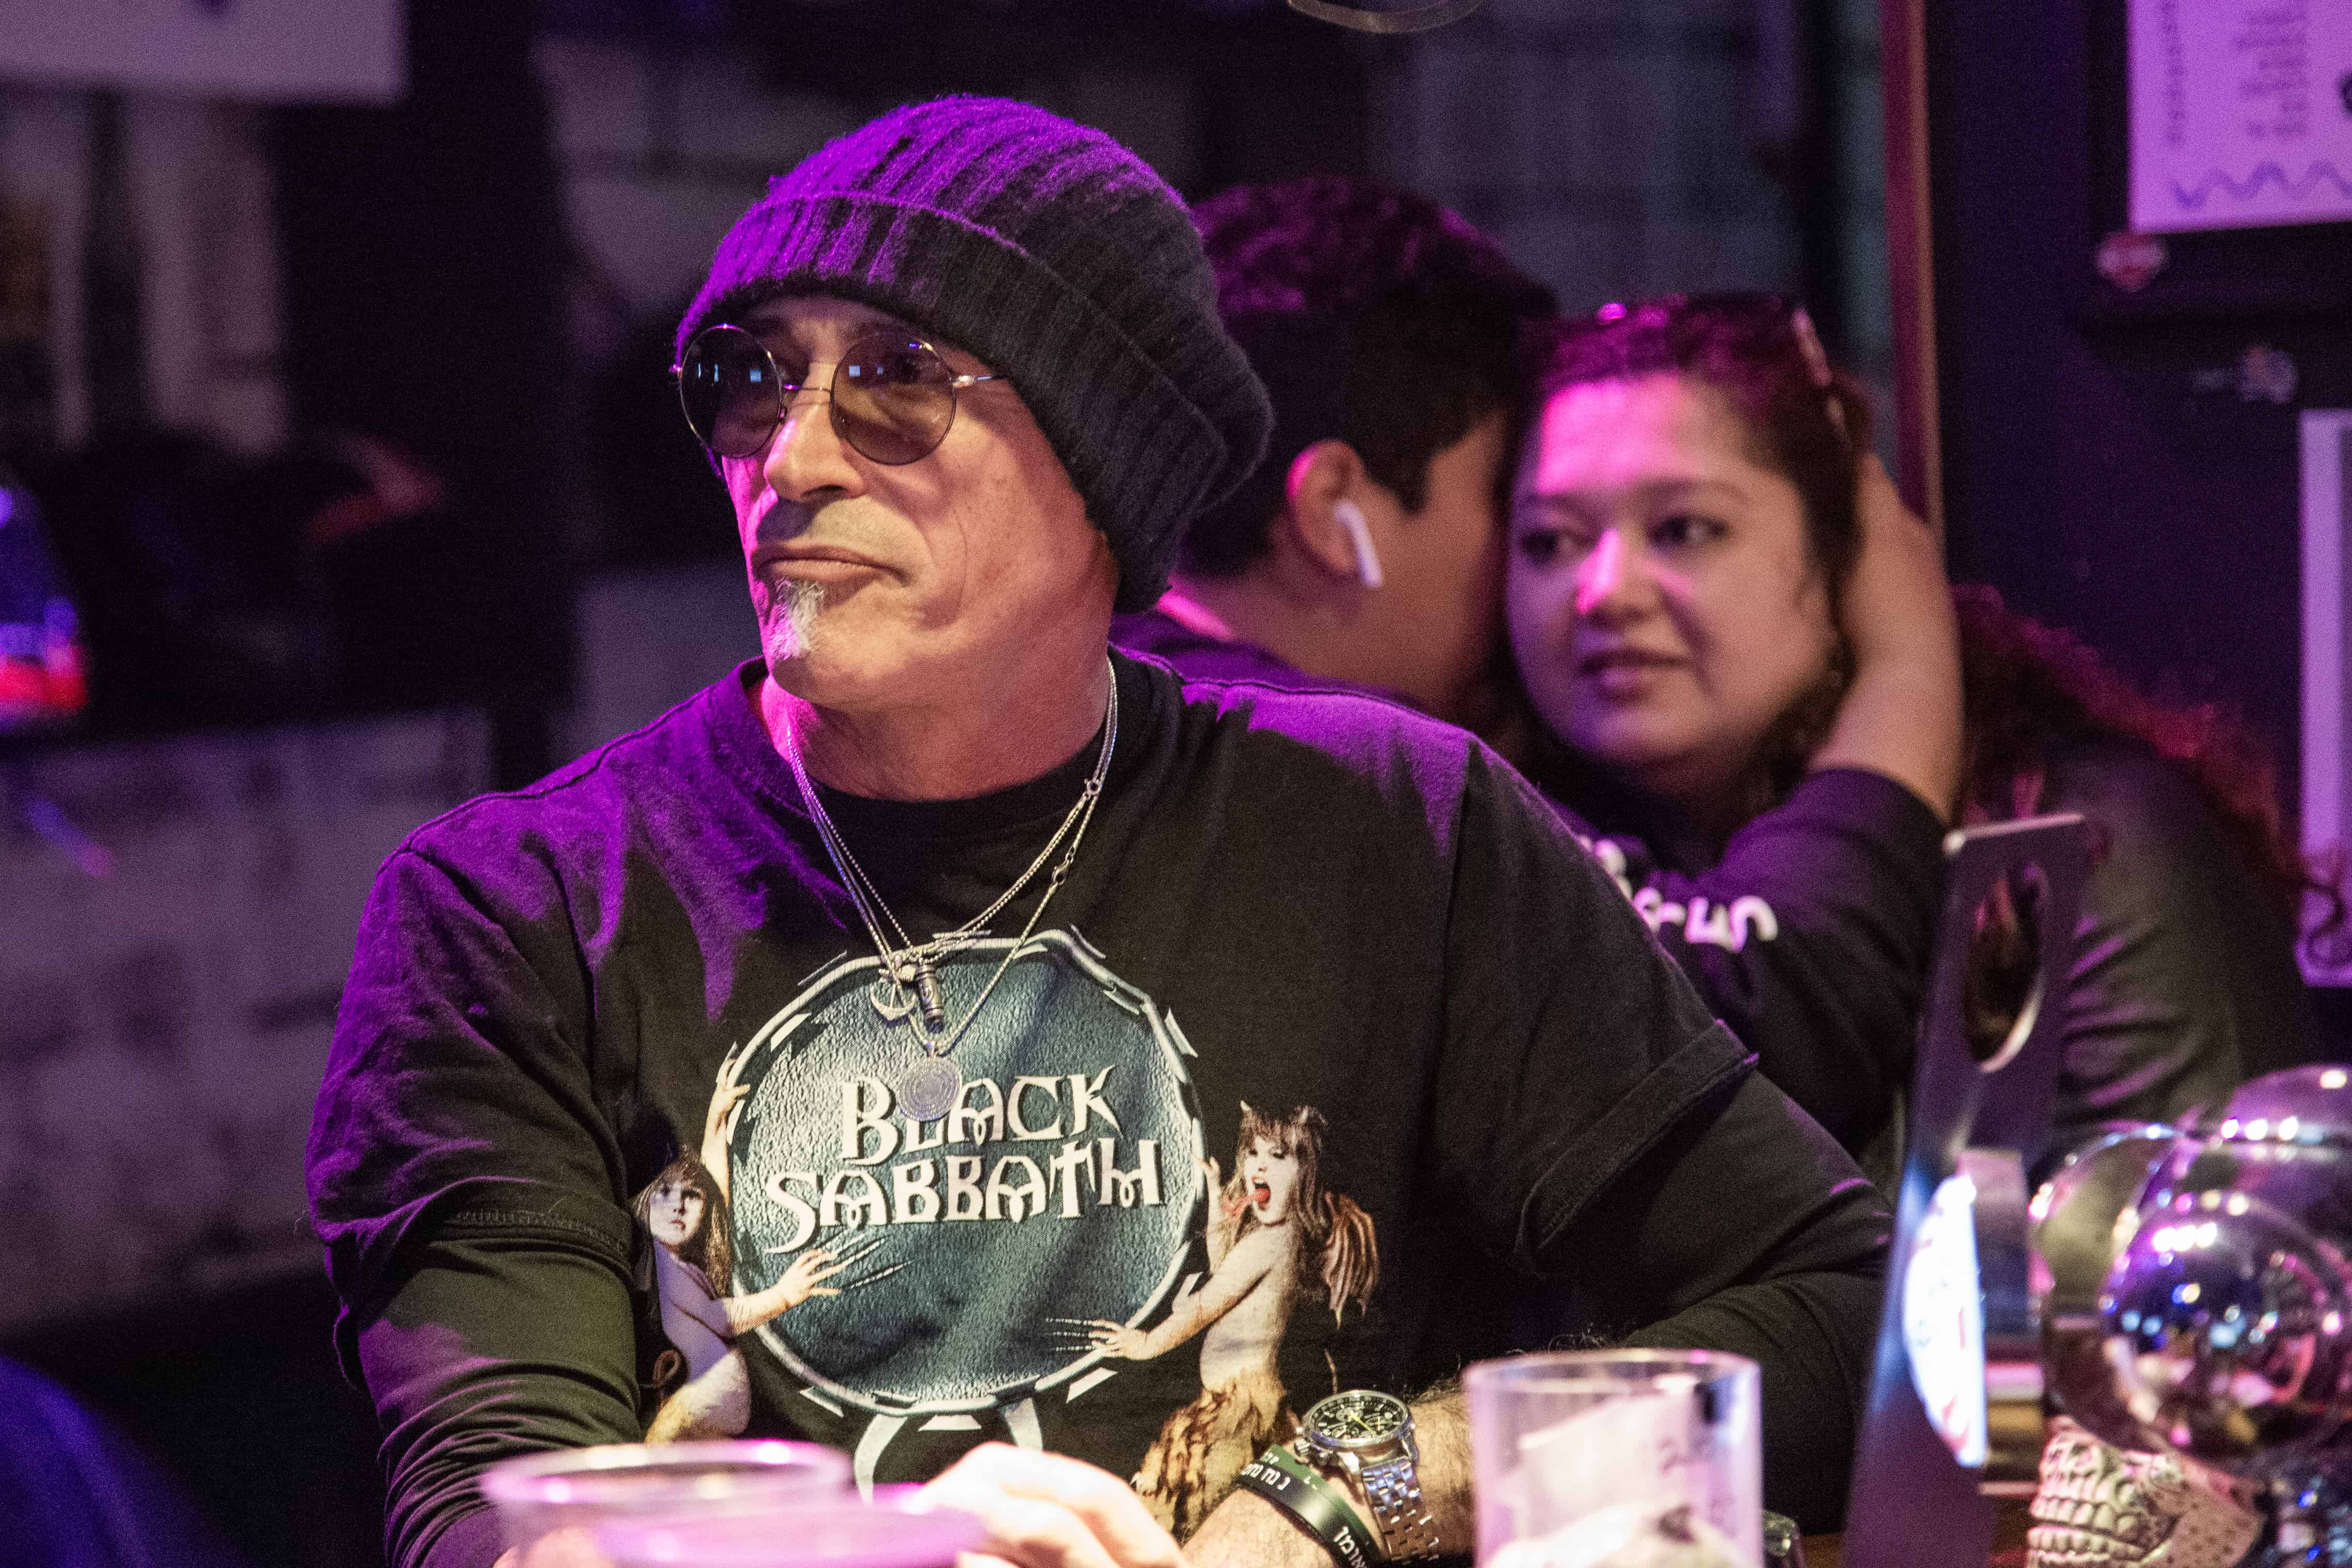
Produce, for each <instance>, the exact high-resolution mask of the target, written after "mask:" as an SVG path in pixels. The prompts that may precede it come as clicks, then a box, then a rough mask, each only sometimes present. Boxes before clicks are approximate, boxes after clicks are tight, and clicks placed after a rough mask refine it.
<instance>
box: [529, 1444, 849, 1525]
mask: <svg viewBox="0 0 2352 1568" xmlns="http://www.w3.org/2000/svg"><path fill="white" fill-rule="evenodd" d="M482 1494H483V1495H484V1496H485V1497H488V1499H489V1500H490V1501H491V1502H492V1503H494V1504H496V1505H497V1507H498V1511H499V1521H500V1523H501V1524H502V1525H503V1527H504V1529H505V1531H506V1538H507V1544H508V1545H509V1546H517V1547H527V1546H530V1544H531V1543H532V1542H536V1541H538V1540H539V1539H540V1538H541V1536H544V1535H551V1534H553V1533H554V1532H555V1531H582V1532H583V1537H582V1539H583V1541H584V1540H585V1533H584V1532H587V1531H595V1530H597V1529H600V1528H603V1527H604V1526H607V1525H621V1524H628V1523H633V1522H635V1523H643V1522H650V1521H657V1520H664V1519H673V1518H677V1517H679V1516H682V1515H692V1516H695V1517H700V1518H724V1517H727V1516H730V1515H736V1514H754V1513H761V1512H765V1511H772V1510H775V1509H778V1508H782V1507H784V1506H786V1505H788V1504H792V1503H798V1502H832V1501H840V1500H844V1499H848V1498H851V1497H852V1495H853V1494H852V1493H851V1491H850V1487H849V1459H848V1457H847V1456H845V1455H844V1454H843V1453H841V1452H840V1450H838V1449H835V1448H826V1447H825V1446H824V1445H823V1444H822V1443H786V1442H725V1443H658V1444H647V1443H614V1444H611V1445H608V1446H605V1447H603V1448H559V1449H555V1450H552V1451H551V1452H548V1453H544V1454H529V1455H525V1456H524V1457H522V1458H515V1459H508V1460H506V1461H504V1462H503V1463H501V1464H498V1465H494V1466H492V1467H491V1468H490V1469H488V1471H486V1472H485V1473H484V1474H483V1476H482Z"/></svg>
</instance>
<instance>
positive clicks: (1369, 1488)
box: [1356, 1462, 1438, 1563]
mask: <svg viewBox="0 0 2352 1568" xmlns="http://www.w3.org/2000/svg"><path fill="white" fill-rule="evenodd" d="M1356 1480H1357V1483H1358V1484H1359V1485H1360V1486H1361V1487H1362V1488H1363V1489H1364V1497H1365V1500H1367V1501H1369V1502H1370V1504H1371V1505H1372V1518H1373V1519H1374V1520H1376V1521H1378V1522H1379V1525H1380V1531H1381V1544H1382V1545H1383V1546H1384V1547H1385V1548H1386V1549H1387V1552H1388V1554H1389V1557H1390V1559H1391V1561H1394V1562H1398V1563H1412V1562H1415V1561H1418V1560H1421V1559H1423V1558H1429V1557H1434V1556H1436V1555H1437V1553H1438V1543H1437V1521H1436V1519H1435V1518H1434V1517H1433V1515H1432V1514H1431V1513H1430V1511H1429V1505H1428V1504H1427V1503H1426V1502H1424V1501H1423V1500H1422V1495H1421V1476H1420V1474H1419V1471H1418V1469H1417V1467H1415V1466H1414V1465H1412V1463H1410V1462H1406V1463H1402V1464H1387V1465H1367V1466H1365V1467H1364V1468H1363V1469H1362V1470H1361V1471H1360V1472H1359V1473H1358V1474H1357V1477H1356Z"/></svg>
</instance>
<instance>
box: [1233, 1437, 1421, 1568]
mask: <svg viewBox="0 0 2352 1568" xmlns="http://www.w3.org/2000/svg"><path fill="white" fill-rule="evenodd" d="M1235 1484H1236V1485H1239V1486H1242V1487H1244V1488H1247V1489H1248V1490H1251V1491H1254V1492H1255V1493H1257V1495H1258V1496H1260V1497H1262V1498H1264V1499H1265V1500H1266V1501H1268V1502H1270V1503H1272V1504H1274V1505H1275V1506H1276V1508H1279V1509H1281V1510H1282V1511H1284V1512H1286V1513H1287V1514H1289V1515H1290V1517H1291V1518H1293V1519H1295V1520H1297V1521H1298V1525H1299V1528H1301V1529H1303V1530H1304V1531H1307V1534H1309V1535H1311V1536H1313V1537H1314V1538H1315V1539H1316V1540H1317V1541H1318V1542H1321V1543H1322V1546H1323V1549H1324V1550H1325V1551H1327V1552H1330V1554H1331V1558H1332V1561H1334V1562H1335V1563H1339V1565H1340V1568H1376V1565H1377V1564H1379V1563H1383V1562H1385V1561H1386V1559H1385V1558H1383V1557H1382V1556H1381V1548H1380V1538H1379V1536H1377V1535H1376V1534H1374V1533H1373V1532H1372V1531H1370V1529H1368V1528H1366V1526H1365V1524H1364V1521H1362V1520H1361V1519H1359V1518H1358V1517H1357V1516H1356V1511H1355V1510H1354V1509H1353V1508H1350V1507H1349V1505H1348V1500H1347V1499H1346V1498H1345V1497H1344V1496H1343V1495H1341V1493H1340V1492H1339V1489H1338V1488H1336V1487H1334V1486H1333V1485H1331V1483H1330V1482H1328V1481H1327V1480H1325V1479H1323V1478H1322V1477H1321V1476H1319V1475H1318V1474H1316V1473H1315V1471H1314V1470H1313V1469H1310V1468H1309V1467H1308V1466H1307V1462H1306V1461H1305V1460H1303V1459H1301V1458H1299V1457H1298V1456H1297V1455H1296V1454H1294V1453H1292V1452H1291V1451H1290V1450H1289V1449H1288V1448H1285V1447H1284V1446H1282V1445H1281V1444H1276V1445H1275V1446H1274V1447H1273V1448H1268V1449H1267V1450H1266V1451H1265V1453H1263V1454H1261V1455H1259V1456H1258V1457H1257V1458H1255V1459H1253V1460H1251V1461H1250V1462H1249V1463H1248V1464H1246V1465H1244V1466H1243V1467H1242V1473H1241V1474H1240V1475H1239V1476H1238V1477H1237V1478H1235Z"/></svg>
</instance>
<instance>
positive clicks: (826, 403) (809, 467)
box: [761, 387, 859, 501]
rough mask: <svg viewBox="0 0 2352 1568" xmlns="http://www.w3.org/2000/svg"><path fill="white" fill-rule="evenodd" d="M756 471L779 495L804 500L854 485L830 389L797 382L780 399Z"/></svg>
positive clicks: (855, 475) (856, 481)
mask: <svg viewBox="0 0 2352 1568" xmlns="http://www.w3.org/2000/svg"><path fill="white" fill-rule="evenodd" d="M761 474H762V476H764V477H765V478H766V479H767V481H768V487H769V488H770V489H772V490H773V491H775V493H776V495H777V497H779V498H780V499H782V500H786V501H807V500H812V499H814V498H816V497H818V496H820V495H822V494H824V493H825V492H828V491H836V490H854V489H856V488H857V487H858V484H859V478H858V472H857V467H856V465H855V464H853V463H852V462H851V461H850V460H849V451H848V448H847V446H846V445H845V444H844V443H843V441H842V439H841V434H840V433H839V432H838V431H836V430H835V429H834V427H833V394H832V393H831V392H827V391H826V390H825V389H824V388H823V387H803V388H800V389H798V390H796V391H795V392H793V394H792V399H791V401H790V402H786V403H785V404H784V412H783V417H782V420H781V421H779V422H778V423H777V425H776V434H774V435H773V436H772V437H771V438H770V439H769V442H768V455H767V460H766V462H765V463H763V464H762V465H761Z"/></svg>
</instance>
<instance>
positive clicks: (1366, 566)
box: [1331, 500, 1381, 588]
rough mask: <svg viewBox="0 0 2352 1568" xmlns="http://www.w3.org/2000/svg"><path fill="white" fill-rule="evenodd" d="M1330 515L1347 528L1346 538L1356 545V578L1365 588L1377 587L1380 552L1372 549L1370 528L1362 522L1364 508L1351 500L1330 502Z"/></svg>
mask: <svg viewBox="0 0 2352 1568" xmlns="http://www.w3.org/2000/svg"><path fill="white" fill-rule="evenodd" d="M1331 517H1332V520H1333V521H1334V522H1337V523H1338V524H1339V526H1340V527H1341V528H1345V529H1347V530H1348V538H1349V542H1350V543H1352V544H1353V545H1354V546H1355V547H1356V580H1358V581H1359V582H1361V583H1362V584H1363V585H1364V586H1365V587H1366V588H1378V587H1379V586H1380V585H1381V557H1380V552H1379V551H1377V550H1375V549H1372V530H1371V528H1370V527H1369V526H1368V525H1367V524H1366V523H1365V522H1364V509H1363V508H1362V507H1359V506H1358V505H1356V503H1355V502H1353V501H1348V500H1339V501H1334V502H1332V503H1331Z"/></svg>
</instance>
